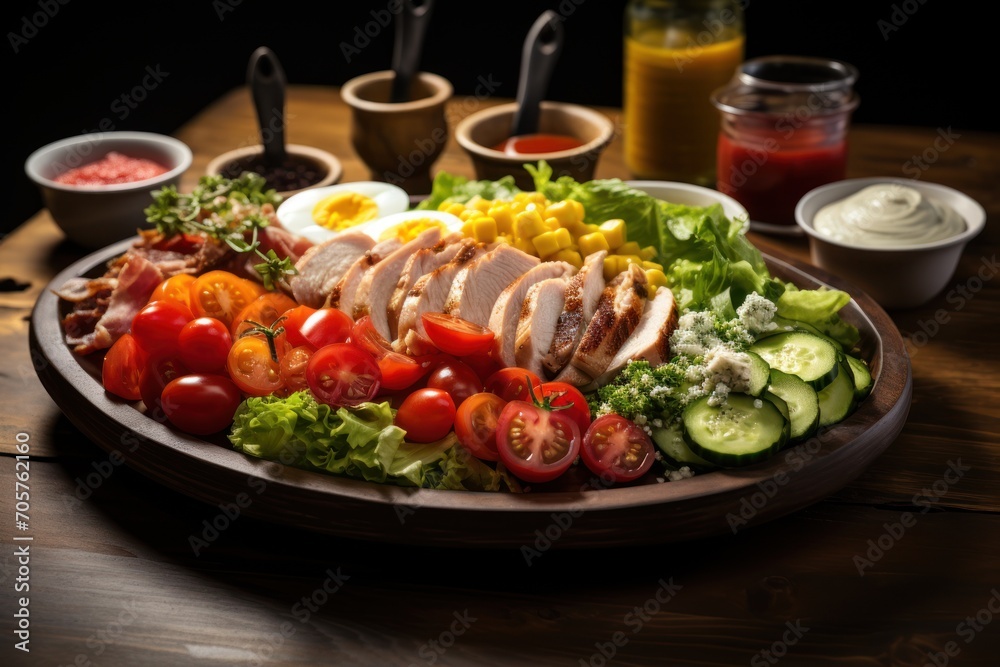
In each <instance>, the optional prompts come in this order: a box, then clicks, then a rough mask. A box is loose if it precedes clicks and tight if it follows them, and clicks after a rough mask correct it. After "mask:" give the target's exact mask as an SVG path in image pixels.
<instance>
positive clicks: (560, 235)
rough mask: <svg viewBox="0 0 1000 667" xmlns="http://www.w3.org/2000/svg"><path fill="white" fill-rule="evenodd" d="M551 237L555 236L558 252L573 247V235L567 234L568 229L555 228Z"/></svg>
mask: <svg viewBox="0 0 1000 667" xmlns="http://www.w3.org/2000/svg"><path fill="white" fill-rule="evenodd" d="M552 235H553V236H555V239H556V243H557V244H558V245H559V249H560V250H565V249H566V248H569V247H570V246H571V245H573V235H572V234H570V233H569V230H568V229H564V228H562V227H557V228H556V229H555V230H553V231H552Z"/></svg>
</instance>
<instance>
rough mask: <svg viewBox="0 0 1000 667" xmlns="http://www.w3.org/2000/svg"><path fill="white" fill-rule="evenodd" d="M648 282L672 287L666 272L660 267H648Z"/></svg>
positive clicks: (657, 285)
mask: <svg viewBox="0 0 1000 667" xmlns="http://www.w3.org/2000/svg"><path fill="white" fill-rule="evenodd" d="M646 282H647V283H648V284H650V285H653V286H655V287H670V284H669V283H668V281H667V276H666V274H665V273H663V271H661V270H659V269H648V270H647V271H646Z"/></svg>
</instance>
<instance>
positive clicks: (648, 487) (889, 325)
mask: <svg viewBox="0 0 1000 667" xmlns="http://www.w3.org/2000/svg"><path fill="white" fill-rule="evenodd" d="M131 242H132V241H131V240H128V241H123V242H121V243H118V244H116V245H113V246H109V247H107V248H105V249H103V250H100V251H98V252H95V253H93V254H91V255H89V256H87V257H85V258H83V259H81V260H80V261H78V262H76V263H75V264H73V265H71V266H70V267H68V268H67V269H66V270H64V271H63V272H62V273H60V274H59V275H58V276H56V277H55V278H54V279H53V280H52V282H51V284H50V286H49V287H50V289H46V290H45V291H44V292H43V293H42V295H41V297H39V299H38V301H37V303H36V304H35V308H34V311H33V312H32V315H31V323H30V336H29V342H30V346H31V351H32V357H33V358H34V359H37V360H38V361H39V363H36V367H37V368H38V375H39V378H40V379H41V382H42V384H43V385H44V387H45V389H46V391H48V393H49V394H50V395H51V396H52V398H53V400H54V401H55V402H56V404H57V405H58V406H59V407H60V408H61V409H62V410H63V412H64V413H65V414H66V416H67V417H68V418H69V419H70V421H71V422H72V423H73V424H74V425H75V426H76V427H77V428H78V429H79V430H80V431H81V432H82V433H83V434H84V435H85V436H87V437H88V438H90V439H91V440H93V441H94V442H95V443H96V444H98V445H99V446H100V447H102V448H103V449H104V450H106V451H107V452H108V453H109V456H116V457H117V456H121V457H122V458H123V459H124V461H125V463H126V464H127V465H129V466H131V467H133V468H135V469H136V470H138V471H139V472H141V473H143V474H144V475H146V476H148V477H149V478H150V479H152V480H154V481H156V482H158V483H160V484H163V485H165V486H167V487H170V488H172V489H174V490H177V491H179V492H182V493H185V494H187V495H189V496H192V497H194V498H197V499H199V500H202V501H204V502H206V503H209V504H211V505H212V506H215V510H216V511H217V513H220V514H221V513H223V511H224V510H223V508H224V507H230V506H232V505H236V506H237V507H239V508H240V512H241V513H242V514H246V515H249V516H254V517H257V518H260V519H263V520H266V521H273V522H277V523H281V524H284V525H292V526H295V527H298V528H302V529H306V530H311V531H316V532H320V533H327V534H332V535H338V536H342V537H348V538H355V539H364V540H375V541H382V542H389V543H399V544H423V545H435V546H446V547H484V548H492V547H497V548H510V547H513V548H522V547H524V548H525V549H528V550H529V552H528V553H530V550H534V551H536V552H539V553H540V552H543V551H545V550H547V549H549V548H606V547H615V546H624V545H638V544H650V543H666V542H680V541H686V540H693V539H698V538H703V537H709V536H715V535H722V534H727V533H736V532H739V531H742V530H746V529H750V528H751V527H752V526H753V525H756V524H759V523H762V522H765V521H770V520H772V519H775V518H778V517H780V516H783V515H786V514H788V513H790V512H794V511H796V510H798V509H801V508H803V507H805V506H807V505H810V504H812V503H815V502H817V501H819V500H822V499H823V498H825V497H827V496H829V495H831V494H833V493H834V492H835V491H837V490H839V489H840V488H842V487H844V486H846V485H847V484H848V483H850V482H851V481H852V480H853V479H855V478H856V477H857V476H858V475H860V474H861V472H862V471H863V470H864V469H865V468H866V467H867V466H868V465H869V464H870V463H871V462H872V461H873V460H874V459H875V458H876V457H877V456H878V455H879V454H881V453H882V452H883V451H884V450H885V449H886V448H887V447H888V446H889V445H890V444H891V443H892V441H893V440H894V439H895V438H896V436H897V435H898V434H899V432H900V430H901V429H902V427H903V424H904V423H905V421H906V417H907V414H908V412H909V408H910V399H911V393H912V373H911V367H910V360H909V357H908V356H907V353H906V350H905V348H904V345H903V340H902V337H901V335H900V333H899V331H898V330H897V329H896V327H895V325H894V324H893V322H892V320H891V319H890V318H889V316H888V315H887V314H886V313H885V312H884V311H883V310H882V308H881V307H879V306H878V304H876V303H875V301H874V300H872V299H871V298H870V297H868V296H867V295H865V294H864V293H862V292H859V291H858V290H856V289H854V288H852V287H851V286H849V285H847V284H845V283H844V282H843V281H841V280H839V279H837V278H834V277H832V276H830V275H829V274H827V273H825V272H823V271H821V270H819V269H817V268H815V267H812V266H808V265H805V264H802V263H800V262H797V261H795V260H792V259H790V258H786V257H783V256H780V255H777V254H765V259H766V260H767V262H768V265H769V267H770V269H771V271H772V273H773V274H774V275H776V276H778V277H780V278H783V279H785V280H789V281H792V282H794V283H796V284H797V285H798V286H799V287H802V288H815V287H817V286H819V285H821V284H826V285H829V286H831V287H835V288H838V289H843V290H845V291H848V292H849V293H850V294H852V296H853V300H852V301H851V303H850V304H849V305H848V306H847V307H846V308H845V309H844V311H843V312H842V315H843V316H844V317H845V319H847V320H849V321H850V322H851V323H853V324H854V325H855V326H857V327H858V328H859V330H860V331H861V335H862V343H861V356H862V357H863V358H865V359H866V360H868V361H869V363H870V366H871V369H872V375H873V378H874V387H873V389H872V392H871V394H870V395H869V396H868V398H867V399H866V400H865V401H864V402H863V403H862V404H861V405H860V406H859V407H858V409H857V410H856V411H855V412H854V413H853V414H852V415H851V416H850V417H848V418H847V419H846V420H845V421H843V422H841V423H839V424H837V425H835V426H834V427H832V428H830V429H828V430H826V431H825V432H822V433H820V434H819V435H817V436H816V437H814V438H812V439H811V440H809V441H807V442H804V443H801V444H799V445H797V446H795V447H791V448H788V449H786V450H784V451H782V452H779V453H778V454H777V455H776V456H774V457H773V458H771V459H769V460H767V461H764V462H762V463H760V464H757V465H754V466H750V467H746V468H741V469H738V470H727V471H715V472H711V473H707V474H704V475H698V476H695V477H692V478H690V479H685V480H681V481H677V482H665V483H660V482H658V481H657V479H656V475H654V474H652V473H651V474H650V475H649V476H648V477H647V478H646V479H644V480H641V481H640V482H637V483H635V484H633V485H630V486H627V487H613V488H606V487H605V486H604V485H603V484H601V482H600V480H599V479H597V478H593V477H592V476H591V475H589V474H588V473H587V471H586V470H585V469H584V467H583V466H575V467H574V470H573V471H572V473H569V474H567V475H566V476H565V478H564V479H561V480H560V481H559V484H558V485H551V486H549V487H545V488H542V487H535V488H534V489H533V490H532V491H531V492H529V493H521V494H512V493H472V492H461V491H435V490H428V489H407V488H402V487H397V486H391V485H382V484H375V483H369V482H363V481H359V480H353V479H344V478H339V477H335V476H331V475H325V474H322V473H318V472H312V471H305V470H299V469H294V468H290V467H287V466H283V465H281V464H279V463H275V462H270V461H262V460H259V459H255V458H252V457H248V456H246V455H244V454H242V453H240V452H237V451H234V450H233V449H231V448H230V447H229V446H228V442H227V441H226V439H225V437H224V435H219V436H217V437H213V438H208V439H202V438H198V437H194V436H189V435H186V434H183V433H180V432H179V431H176V430H174V429H172V428H171V427H170V426H169V424H163V423H159V422H157V421H155V420H154V419H152V418H151V417H148V416H146V415H145V414H144V413H143V412H141V411H140V410H139V409H137V407H136V406H135V405H134V404H132V403H129V402H125V401H122V400H119V399H117V398H115V397H113V396H111V395H110V394H107V393H106V392H105V391H104V389H103V388H102V386H101V383H100V364H101V357H100V355H92V356H91V357H88V358H79V357H77V356H76V355H74V354H73V353H72V351H71V350H70V349H69V348H68V347H67V346H66V344H65V343H64V339H63V332H62V327H61V325H60V319H61V312H62V311H61V310H60V307H61V305H60V302H59V299H58V297H56V296H55V294H53V293H52V291H51V289H55V288H58V287H59V286H61V285H62V284H63V283H64V282H65V281H66V280H68V279H69V278H71V277H76V276H95V275H99V274H101V273H103V269H104V265H105V263H106V262H107V261H108V260H110V259H112V258H114V257H116V256H117V255H119V254H121V253H123V252H125V250H126V249H127V248H128V246H129V244H130V243H131ZM115 452H117V454H114V453H115ZM657 468H658V466H657V467H654V471H656V469H657ZM657 474H660V473H657ZM220 506H222V507H220ZM211 515H212V509H211V508H209V510H208V512H207V514H206V516H208V517H211Z"/></svg>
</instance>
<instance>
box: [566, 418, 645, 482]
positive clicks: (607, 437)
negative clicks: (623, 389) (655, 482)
mask: <svg viewBox="0 0 1000 667" xmlns="http://www.w3.org/2000/svg"><path fill="white" fill-rule="evenodd" d="M580 458H581V459H583V462H584V464H585V465H586V466H587V468H588V469H589V470H590V471H591V472H592V473H594V474H595V475H602V476H603V475H607V474H610V475H611V476H612V477H613V478H614V481H616V482H631V481H633V480H635V479H638V478H640V477H642V476H643V475H645V474H646V472H647V471H648V470H649V469H650V468H651V467H652V466H653V460H654V458H655V453H654V450H653V441H652V440H651V439H650V437H649V436H648V435H646V432H645V431H643V430H642V429H641V428H639V427H638V426H636V425H635V423H633V422H632V421H630V420H628V419H625V418H624V417H621V416H619V415H614V414H611V415H604V416H602V417H598V418H597V419H595V420H594V423H593V424H591V425H590V428H588V429H587V432H586V433H585V434H584V436H583V447H582V449H581V450H580Z"/></svg>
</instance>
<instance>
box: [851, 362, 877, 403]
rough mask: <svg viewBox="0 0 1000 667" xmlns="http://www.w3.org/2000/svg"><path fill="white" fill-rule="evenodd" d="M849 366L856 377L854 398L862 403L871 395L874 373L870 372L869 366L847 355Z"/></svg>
mask: <svg viewBox="0 0 1000 667" xmlns="http://www.w3.org/2000/svg"><path fill="white" fill-rule="evenodd" d="M847 365H848V366H850V368H851V373H853V375H854V398H855V399H857V400H859V401H860V400H862V399H864V398H865V397H866V396H868V394H870V393H871V390H872V373H871V371H869V370H868V364H866V363H865V362H864V361H862V360H861V359H858V358H857V357H852V356H851V355H847Z"/></svg>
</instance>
